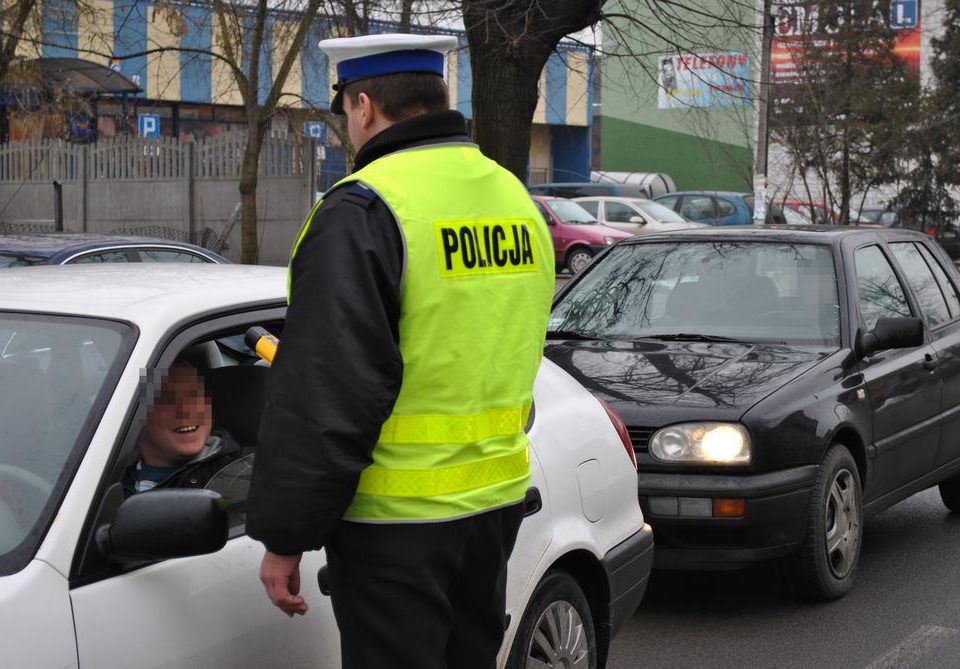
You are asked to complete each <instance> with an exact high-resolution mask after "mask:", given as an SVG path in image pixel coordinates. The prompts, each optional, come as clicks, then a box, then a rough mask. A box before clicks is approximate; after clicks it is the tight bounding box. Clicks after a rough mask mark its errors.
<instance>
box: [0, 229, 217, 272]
mask: <svg viewBox="0 0 960 669" xmlns="http://www.w3.org/2000/svg"><path fill="white" fill-rule="evenodd" d="M117 262H121V263H127V262H177V263H183V262H187V263H217V264H222V263H229V262H230V261H229V260H227V259H226V258H224V257H223V256H221V255H218V254H216V253H214V252H213V251H211V250H209V249H205V248H203V247H202V246H196V245H194V244H188V243H186V242H177V241H170V240H167V239H151V238H150V237H137V236H134V235H102V234H93V233H83V232H40V233H35V234H22V235H0V268H5V267H26V266H29V265H72V264H76V263H117Z"/></svg>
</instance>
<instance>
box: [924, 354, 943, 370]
mask: <svg viewBox="0 0 960 669" xmlns="http://www.w3.org/2000/svg"><path fill="white" fill-rule="evenodd" d="M939 364H940V361H939V360H938V359H937V357H936V356H934V355H931V354H930V353H924V354H923V367H924V369H929V370H931V371H933V370H934V369H936V368H937V365H939Z"/></svg>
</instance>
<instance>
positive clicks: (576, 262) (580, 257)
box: [567, 246, 593, 274]
mask: <svg viewBox="0 0 960 669" xmlns="http://www.w3.org/2000/svg"><path fill="white" fill-rule="evenodd" d="M592 259H593V251H591V250H590V249H588V248H586V247H583V246H578V247H576V248H573V249H571V250H570V252H569V253H567V269H568V270H570V273H571V274H576V273H577V272H579V271H580V270H582V269H583V268H584V267H586V266H587V265H588V264H589V263H590V261H591V260H592Z"/></svg>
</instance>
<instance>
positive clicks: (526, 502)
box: [523, 488, 543, 518]
mask: <svg viewBox="0 0 960 669" xmlns="http://www.w3.org/2000/svg"><path fill="white" fill-rule="evenodd" d="M542 508H543V500H542V499H541V498H540V491H539V490H537V489H536V488H527V496H526V497H524V498H523V517H524V518H526V517H527V516H532V515H533V514H535V513H536V512H537V511H539V510H540V509H542Z"/></svg>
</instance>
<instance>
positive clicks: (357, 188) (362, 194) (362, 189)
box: [323, 181, 379, 209]
mask: <svg viewBox="0 0 960 669" xmlns="http://www.w3.org/2000/svg"><path fill="white" fill-rule="evenodd" d="M334 193H336V194H337V199H339V200H342V201H344V202H352V203H354V204H357V205H359V206H361V207H363V208H364V209H366V208H367V207H369V206H370V205H371V204H373V203H374V202H375V201H376V200H377V198H378V197H379V196H378V195H377V193H376V191H374V190H373V189H371V188H367V187H366V186H364V185H363V184H362V183H360V182H359V181H348V182H346V183H343V184H340V185H339V186H336V187H335V188H333V189H332V190H330V191H329V192H327V193H326V194H324V197H323V199H324V200H329V199H330V196H331V195H333V194H334Z"/></svg>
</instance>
